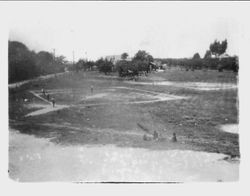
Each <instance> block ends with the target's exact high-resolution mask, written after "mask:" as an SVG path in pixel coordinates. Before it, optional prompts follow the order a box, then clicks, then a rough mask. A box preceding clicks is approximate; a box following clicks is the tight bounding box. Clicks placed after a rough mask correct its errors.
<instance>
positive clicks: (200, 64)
mask: <svg viewBox="0 0 250 196" xmlns="http://www.w3.org/2000/svg"><path fill="white" fill-rule="evenodd" d="M227 44H228V43H227V40H224V41H221V42H220V41H217V40H215V41H214V42H213V43H211V44H210V46H209V49H208V50H207V51H206V53H205V55H204V57H203V58H201V57H200V55H199V53H195V54H194V56H193V57H192V58H167V59H157V60H160V61H161V62H162V63H163V64H167V65H170V66H180V67H181V68H183V69H186V71H188V70H195V69H216V70H218V71H220V72H221V71H223V70H232V71H234V72H238V69H239V62H238V57H237V56H233V57H232V56H226V57H222V55H223V54H225V52H226V50H227Z"/></svg>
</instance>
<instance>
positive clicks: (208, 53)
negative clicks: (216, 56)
mask: <svg viewBox="0 0 250 196" xmlns="http://www.w3.org/2000/svg"><path fill="white" fill-rule="evenodd" d="M211 56H212V53H211V51H210V50H207V51H206V53H205V55H204V59H208V58H211Z"/></svg>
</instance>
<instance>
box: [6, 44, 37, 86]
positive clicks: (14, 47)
mask: <svg viewBox="0 0 250 196" xmlns="http://www.w3.org/2000/svg"><path fill="white" fill-rule="evenodd" d="M8 56H9V82H16V81H21V80H26V79H29V78H32V77H35V76H37V75H38V70H37V67H36V63H35V53H34V52H31V51H30V50H29V49H28V48H27V46H25V45H24V44H23V43H21V42H17V41H9V54H8Z"/></svg>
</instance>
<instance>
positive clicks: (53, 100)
mask: <svg viewBox="0 0 250 196" xmlns="http://www.w3.org/2000/svg"><path fill="white" fill-rule="evenodd" d="M51 102H52V105H53V107H55V104H56V101H55V99H54V98H52V99H51Z"/></svg>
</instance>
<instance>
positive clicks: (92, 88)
mask: <svg viewBox="0 0 250 196" xmlns="http://www.w3.org/2000/svg"><path fill="white" fill-rule="evenodd" d="M93 90H94V87H93V85H91V93H93Z"/></svg>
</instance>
